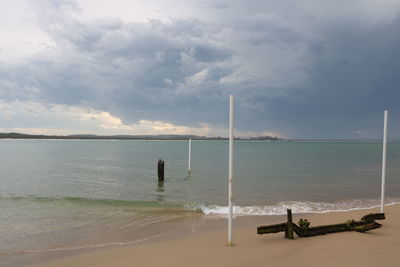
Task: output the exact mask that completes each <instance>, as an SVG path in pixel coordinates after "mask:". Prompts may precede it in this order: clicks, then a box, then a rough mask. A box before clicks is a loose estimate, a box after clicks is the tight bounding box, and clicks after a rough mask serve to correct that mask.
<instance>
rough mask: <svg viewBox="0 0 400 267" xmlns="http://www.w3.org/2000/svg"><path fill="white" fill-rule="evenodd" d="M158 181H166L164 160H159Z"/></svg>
mask: <svg viewBox="0 0 400 267" xmlns="http://www.w3.org/2000/svg"><path fill="white" fill-rule="evenodd" d="M158 181H159V182H164V161H163V160H161V159H159V160H158Z"/></svg>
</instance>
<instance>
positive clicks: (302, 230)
mask: <svg viewBox="0 0 400 267" xmlns="http://www.w3.org/2000/svg"><path fill="white" fill-rule="evenodd" d="M287 212H288V213H287V214H288V215H287V218H288V221H287V223H281V224H274V225H268V226H260V227H258V228H257V233H258V234H269V233H277V232H285V237H286V238H289V239H293V232H295V233H296V234H297V235H298V236H299V237H310V236H317V235H325V234H330V233H338V232H346V231H357V232H361V233H363V232H366V231H370V230H373V229H377V228H380V227H382V225H381V224H380V223H377V222H375V220H384V219H385V214H384V213H370V214H368V215H365V216H364V217H362V218H361V220H360V221H355V220H348V221H347V222H345V223H338V224H330V225H320V226H313V227H310V226H309V225H310V223H309V222H308V221H307V220H303V219H300V221H299V225H297V224H295V223H293V222H292V212H291V210H290V209H288V210H287ZM289 225H291V226H289Z"/></svg>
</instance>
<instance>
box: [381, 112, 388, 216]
mask: <svg viewBox="0 0 400 267" xmlns="http://www.w3.org/2000/svg"><path fill="white" fill-rule="evenodd" d="M387 120H388V112H387V110H385V112H384V122H383V152H382V188H381V213H383V205H384V202H385V176H386V143H387Z"/></svg>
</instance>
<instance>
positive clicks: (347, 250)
mask: <svg viewBox="0 0 400 267" xmlns="http://www.w3.org/2000/svg"><path fill="white" fill-rule="evenodd" d="M370 212H379V210H378V209H371V210H361V211H351V212H335V213H325V214H309V215H301V216H300V215H294V221H296V222H297V221H298V219H299V218H300V217H302V218H307V219H309V221H311V225H312V226H313V225H319V224H332V223H340V222H345V221H347V220H348V219H356V220H358V219H360V218H361V217H362V216H363V215H365V214H367V213H370ZM385 213H386V220H383V221H381V223H382V224H383V227H382V228H380V229H376V230H372V231H370V232H367V233H357V232H344V233H335V234H329V235H324V236H316V237H309V238H298V237H297V238H295V240H288V239H285V238H284V233H276V234H269V235H263V236H259V235H257V234H256V227H257V226H259V224H252V223H250V222H249V223H248V224H247V225H246V226H244V227H240V228H235V229H234V244H235V246H234V247H227V246H226V245H225V244H226V235H227V234H226V231H219V232H208V233H203V234H198V235H192V236H189V237H186V238H179V239H175V240H164V241H158V242H154V243H150V244H144V245H136V246H132V247H119V248H110V249H107V250H99V251H95V252H90V253H86V254H81V255H75V256H69V257H66V258H62V259H57V260H53V261H49V262H44V263H41V264H39V265H36V266H247V267H250V266H326V267H327V266H341V267H343V266H380V267H388V266H396V267H398V266H400V231H399V230H400V205H392V206H387V207H385ZM250 221H251V220H250Z"/></svg>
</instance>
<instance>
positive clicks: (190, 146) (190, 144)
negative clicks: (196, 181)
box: [188, 138, 192, 177]
mask: <svg viewBox="0 0 400 267" xmlns="http://www.w3.org/2000/svg"><path fill="white" fill-rule="evenodd" d="M191 159H192V138H189V159H188V172H189V174H188V177H190V170H191V168H190V162H191Z"/></svg>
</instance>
